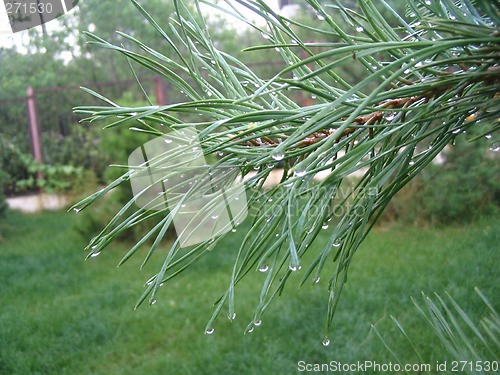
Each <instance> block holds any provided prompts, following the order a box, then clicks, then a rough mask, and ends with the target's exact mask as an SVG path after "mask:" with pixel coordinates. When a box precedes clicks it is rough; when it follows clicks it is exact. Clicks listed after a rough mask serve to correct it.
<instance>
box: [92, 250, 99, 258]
mask: <svg viewBox="0 0 500 375" xmlns="http://www.w3.org/2000/svg"><path fill="white" fill-rule="evenodd" d="M99 255H101V252H100V251H98V252H97V253H92V254H90V257H91V258H95V257H97V256H99Z"/></svg>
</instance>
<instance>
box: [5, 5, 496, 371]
mask: <svg viewBox="0 0 500 375" xmlns="http://www.w3.org/2000/svg"><path fill="white" fill-rule="evenodd" d="M343 3H344V4H345V5H347V6H350V7H354V8H356V1H354V0H352V1H348V0H344V1H343ZM390 3H392V4H394V6H395V8H396V9H398V10H399V11H400V12H401V13H402V14H404V13H405V11H404V4H402V2H399V1H395V0H393V1H390ZM269 5H270V6H272V7H273V9H275V10H276V11H278V12H282V14H285V15H287V16H290V17H296V18H298V19H300V20H301V22H303V23H304V24H314V25H315V26H316V27H320V26H318V25H317V23H318V22H317V18H316V16H315V14H312V13H311V12H310V11H309V10H308V8H307V7H305V5H304V4H303V3H302V2H301V1H300V0H280V1H279V2H278V1H269ZM145 7H146V9H147V10H148V11H149V12H150V13H151V14H152V15H153V16H154V18H155V19H156V20H157V22H158V23H160V24H162V22H163V23H167V22H169V19H170V17H175V15H174V5H173V4H172V2H171V1H163V0H148V1H147V2H145ZM206 16H207V20H208V24H209V29H210V32H211V34H212V37H213V39H214V40H215V41H216V45H217V47H218V48H219V49H220V50H223V51H225V52H228V53H231V54H232V55H234V56H236V57H237V58H239V59H241V60H242V61H244V62H245V63H246V64H247V65H249V66H252V68H253V70H254V71H255V72H256V73H257V75H259V76H260V77H262V78H269V77H272V76H273V75H274V74H276V73H277V72H279V71H280V70H281V69H283V68H284V67H285V65H284V63H283V61H282V60H281V59H280V54H279V53H278V52H276V53H274V51H273V50H271V51H273V53H271V52H269V53H265V54H263V53H261V52H242V49H243V48H245V47H247V46H251V45H256V44H264V43H266V40H265V38H263V36H262V35H261V34H260V32H258V31H255V30H254V29H252V28H250V27H246V26H242V25H241V24H240V23H236V22H235V21H234V20H232V19H229V18H228V17H226V16H223V15H222V14H219V13H216V12H214V11H210V12H208V11H207V14H206ZM338 22H339V23H342V19H341V18H340V16H339V20H338ZM116 30H119V31H122V32H124V33H127V34H130V35H132V36H134V37H135V38H137V39H139V40H141V41H143V42H145V44H147V45H148V46H151V47H153V48H154V49H157V50H158V51H160V52H162V53H163V54H165V55H168V56H171V55H173V53H172V51H171V50H170V48H171V47H170V46H169V45H168V44H166V43H165V41H164V39H162V38H161V37H160V35H158V34H157V32H156V31H155V30H154V29H153V28H152V27H150V26H149V24H148V23H147V21H146V20H145V19H144V18H143V17H142V16H141V15H140V14H139V12H138V11H137V10H136V9H135V8H134V6H133V5H132V4H131V2H130V1H128V0H115V1H105V2H103V1H99V0H81V1H80V2H79V5H78V7H76V8H75V9H74V10H73V11H72V12H70V13H68V14H67V15H65V16H63V17H60V18H59V19H57V20H54V21H52V22H50V23H48V24H47V25H46V27H44V28H41V27H39V28H34V29H31V30H29V31H26V32H22V33H19V34H16V35H15V36H1V37H0V298H1V300H2V307H1V308H0V373H1V374H26V373H38V374H45V373H47V374H48V373H50V374H54V373H113V374H114V373H116V374H128V373H131V374H132V373H134V374H136V373H142V372H146V371H149V372H150V373H162V374H163V373H172V374H176V373H179V374H189V373H207V374H211V373H220V372H221V371H223V372H224V373H255V374H257V373H258V374H262V373H283V374H284V373H294V372H296V371H297V362H298V361H301V360H304V361H306V362H328V361H331V360H337V361H342V362H349V361H351V362H354V361H357V360H365V359H368V360H378V361H380V362H385V363H387V362H389V361H390V360H391V359H392V357H391V355H390V353H389V352H388V351H387V350H386V349H385V347H384V345H382V343H381V341H380V339H379V338H378V337H377V335H375V334H374V333H373V331H372V330H371V329H370V324H374V325H376V326H377V328H379V330H380V331H381V332H383V333H384V334H386V339H387V340H388V342H390V343H392V344H393V345H397V346H398V347H401V348H402V349H401V350H402V358H404V359H405V360H407V361H413V362H415V361H416V360H417V359H418V358H417V359H415V353H414V352H413V349H412V348H411V346H410V345H408V344H407V343H406V344H400V343H403V342H404V340H403V338H402V337H401V333H400V332H398V330H397V329H396V328H395V326H394V324H393V323H392V322H391V319H390V316H391V315H394V316H397V317H398V318H399V319H400V320H401V321H402V322H404V323H405V324H406V325H405V327H408V331H409V334H413V336H412V337H413V338H414V339H415V343H416V345H417V346H419V349H420V350H421V351H422V352H423V353H424V354H425V355H427V356H428V358H431V357H432V358H433V359H434V360H435V359H436V358H438V359H439V358H442V357H443V356H445V355H446V354H445V353H446V351H445V350H444V349H443V347H442V344H440V342H439V340H437V339H436V337H435V336H434V335H433V333H432V331H431V330H430V329H427V328H426V323H425V321H424V319H422V317H421V316H419V314H418V311H417V309H415V307H414V305H413V303H412V302H411V300H410V298H409V296H414V297H416V298H417V299H418V298H420V292H421V291H425V292H426V293H428V294H432V293H433V292H443V291H448V292H450V295H452V296H453V297H454V298H456V300H457V301H458V302H459V303H460V305H461V306H462V307H463V308H464V310H466V311H467V313H469V314H470V315H471V317H472V318H474V319H480V318H482V317H483V316H484V315H485V314H486V311H487V309H486V307H485V305H484V304H483V303H482V301H481V300H480V298H478V296H477V295H475V294H474V292H473V288H474V287H478V288H479V289H480V290H481V291H482V292H484V294H485V295H486V296H487V297H489V298H490V300H492V301H494V305H495V306H496V307H497V308H498V307H499V306H498V303H499V302H498V301H500V298H498V297H499V296H500V288H499V285H500V277H499V273H498V264H500V263H499V260H500V259H499V255H498V251H496V250H497V249H498V243H499V242H500V241H499V240H500V237H499V236H500V230H499V229H500V225H499V221H498V209H499V206H500V179H499V178H498V176H499V172H500V170H499V167H498V160H497V159H498V158H497V157H496V156H495V155H496V151H494V150H490V148H489V146H488V140H487V139H483V140H477V141H474V142H468V140H467V135H464V136H463V137H462V138H457V140H456V142H455V143H454V144H453V145H451V144H450V145H449V146H448V147H447V148H446V152H445V153H444V154H443V155H441V156H440V158H439V160H438V161H437V162H436V163H434V164H433V165H430V166H429V167H428V168H427V169H426V170H425V171H424V173H422V174H421V175H420V176H419V177H417V178H415V180H414V181H413V182H411V183H410V184H409V185H408V186H407V187H406V188H405V189H404V190H403V191H401V192H400V193H399V194H398V195H397V196H396V198H395V199H394V201H393V203H392V204H391V206H390V207H389V209H388V210H387V212H386V213H385V214H384V216H383V217H382V219H381V222H380V224H379V225H378V226H377V227H376V229H375V230H374V232H373V233H372V234H371V235H370V237H369V238H368V239H367V241H366V242H365V243H364V245H363V246H362V248H361V249H360V250H359V254H358V255H357V256H358V257H359V259H358V261H357V262H355V265H354V266H353V269H352V270H351V279H350V281H349V283H348V285H347V287H346V291H345V293H344V295H343V296H342V301H341V305H340V310H339V311H338V316H337V317H336V321H337V322H338V323H337V324H338V326H337V328H336V330H335V332H334V335H333V336H332V345H330V346H329V347H328V348H325V347H323V345H321V334H322V329H323V318H324V316H325V313H326V303H327V301H326V293H327V282H326V281H325V282H323V281H321V282H320V283H318V285H314V287H312V286H310V285H307V286H305V287H302V289H297V288H295V287H294V286H295V285H298V282H299V280H298V279H297V280H295V284H294V280H293V278H292V280H291V282H290V285H291V286H293V287H290V288H289V289H288V290H287V291H285V293H284V294H285V295H284V298H281V299H280V300H279V301H278V302H277V303H276V304H275V305H274V306H273V307H272V308H271V309H270V310H269V313H268V315H267V316H266V317H265V320H264V322H263V324H262V327H259V329H256V330H255V332H254V333H252V334H251V335H246V336H243V331H244V328H245V327H246V325H247V324H248V322H249V321H250V320H251V317H252V311H253V307H254V304H255V303H256V302H257V301H258V292H259V290H260V284H261V283H262V282H263V278H262V275H259V274H258V273H256V274H255V275H250V276H249V278H248V280H247V281H246V282H245V283H243V285H242V286H241V290H239V291H238V293H240V294H239V305H238V306H237V313H238V317H237V319H236V320H235V321H234V322H230V321H229V320H227V321H220V322H219V325H218V326H216V334H214V335H210V336H207V335H204V334H203V331H204V327H205V322H206V321H207V320H208V318H209V317H210V315H211V308H212V304H213V302H215V300H216V299H217V298H218V297H219V296H220V295H221V294H222V293H223V292H224V290H225V289H224V288H225V287H227V284H228V277H229V276H230V270H231V265H232V261H233V258H232V256H233V255H234V253H235V251H236V249H237V243H238V241H240V240H241V238H240V237H241V234H240V233H237V234H233V235H232V236H229V237H228V238H227V239H226V241H224V242H223V244H222V245H221V247H220V249H219V248H218V249H217V253H216V254H212V255H213V256H212V257H210V259H208V258H207V259H202V260H201V261H200V262H199V263H198V264H197V265H196V266H195V267H193V268H192V269H191V270H189V271H188V272H186V274H185V275H182V276H180V277H179V278H176V279H175V280H174V281H173V282H172V284H171V285H170V286H167V288H166V289H167V290H165V291H164V293H163V295H160V296H159V297H160V298H159V300H158V303H157V304H156V305H154V306H151V307H141V308H140V309H139V310H138V311H133V306H134V304H135V301H136V299H137V298H138V297H139V295H140V294H141V292H142V289H141V285H142V283H143V282H144V281H145V280H146V279H147V278H148V277H149V276H150V274H151V273H152V272H153V271H154V270H155V269H157V267H158V265H159V264H161V261H162V259H161V256H158V257H157V259H156V260H154V261H152V262H151V264H148V266H147V267H145V268H143V269H141V270H139V266H140V261H141V259H132V261H131V263H130V264H127V265H125V266H124V267H122V268H120V269H116V268H115V265H116V264H117V263H118V261H119V260H120V259H121V257H122V256H123V255H124V254H125V253H126V252H127V251H128V249H129V248H130V247H131V246H132V244H133V242H132V241H134V240H136V241H137V239H138V238H140V236H141V235H142V234H144V231H145V230H146V228H139V229H137V232H136V233H129V234H127V236H126V237H123V238H122V239H121V241H120V242H118V243H116V244H113V245H112V246H111V249H110V251H109V252H107V253H106V254H103V255H102V256H101V257H99V258H98V259H97V260H94V259H91V260H89V261H87V262H84V261H83V259H84V257H85V255H86V254H85V253H84V252H83V248H84V247H85V245H86V243H87V242H88V240H89V239H90V238H91V237H92V236H94V235H96V234H97V233H98V231H99V230H101V229H102V228H103V227H104V226H105V225H106V223H107V222H108V221H109V219H110V218H111V217H112V216H113V215H114V214H115V213H116V212H117V211H118V210H119V209H120V208H121V207H122V205H123V204H124V203H125V202H127V201H128V200H129V199H130V197H131V192H130V190H129V189H127V188H120V189H119V190H118V191H117V192H116V193H114V194H112V195H110V196H109V197H108V198H106V199H105V200H104V201H103V202H100V203H98V204H97V205H95V206H93V207H91V208H90V209H88V210H86V211H85V212H82V213H80V214H79V215H74V214H73V213H67V212H66V210H67V208H68V207H69V206H71V204H73V203H75V202H76V201H77V200H78V199H79V198H82V197H84V196H85V195H86V194H90V193H92V192H94V191H96V190H97V189H100V188H101V187H102V186H104V185H105V184H107V183H109V182H111V181H112V180H113V179H115V178H116V177H118V176H119V175H121V174H122V173H123V170H122V169H120V168H110V167H109V165H110V164H126V161H127V158H128V155H129V154H130V152H131V151H132V150H134V149H135V148H136V147H138V146H140V145H141V144H143V143H144V142H146V141H147V140H148V139H150V138H148V137H147V136H145V135H140V134H137V133H134V132H130V131H128V130H127V129H122V128H120V129H118V128H114V129H108V130H103V129H102V127H103V126H104V125H105V124H97V125H89V124H79V120H81V117H79V116H77V115H75V114H74V113H73V108H74V107H75V106H79V105H92V104H96V105H97V104H99V103H98V102H97V100H96V99H95V98H94V97H92V96H90V95H89V94H87V93H85V92H84V91H83V90H81V88H80V87H81V86H84V87H87V88H89V89H92V90H94V91H96V92H99V93H100V94H103V95H104V96H105V97H107V98H110V99H111V100H113V101H115V102H118V103H120V104H121V105H124V106H125V105H126V106H139V105H147V101H146V98H145V97H144V94H143V92H142V90H141V88H140V86H139V85H138V84H137V81H136V80H135V79H134V76H133V73H132V71H131V69H130V65H129V63H128V61H126V60H125V59H123V58H122V57H121V56H118V54H116V53H113V52H112V51H109V50H104V49H99V48H95V47H94V48H93V47H91V46H89V45H87V44H86V40H87V39H86V37H85V35H84V34H83V31H90V32H92V33H94V34H96V35H98V36H99V37H101V38H103V39H105V40H110V41H113V42H114V43H123V44H124V45H125V46H127V47H128V48H133V47H132V46H130V45H129V42H128V41H127V40H126V39H125V38H122V37H120V36H119V35H117V34H116ZM302 33H303V34H302V35H301V36H302V37H303V39H304V40H313V41H316V42H321V40H318V39H317V38H318V35H317V34H312V33H311V35H307V31H304V30H302ZM322 37H323V38H324V37H325V36H324V35H323V36H322ZM181 47H182V46H181ZM134 69H135V74H137V76H138V78H139V80H140V81H141V83H142V85H143V86H144V89H145V91H146V92H147V93H148V94H149V96H150V97H151V98H154V100H155V101H156V103H157V104H160V105H163V104H170V103H176V102H180V101H184V100H185V99H186V98H185V97H184V96H183V95H182V93H180V92H178V91H177V90H174V89H173V88H172V87H171V86H169V84H168V83H167V82H166V81H164V80H163V79H162V78H160V77H157V76H154V75H152V74H151V73H150V72H147V71H145V70H144V69H141V67H135V66H134ZM343 69H344V70H343V71H342V74H343V76H344V77H345V79H346V80H347V81H349V82H356V81H358V80H359V79H360V78H362V77H363V74H365V72H364V71H361V70H347V69H346V68H343ZM291 95H292V97H293V99H294V100H296V101H298V102H300V103H301V104H303V105H308V104H310V103H311V101H312V100H313V99H314V98H309V97H305V96H303V95H301V94H300V92H298V93H293V94H291ZM28 212H29V213H28ZM326 238H327V236H325V238H324V239H323V238H322V237H321V236H320V238H318V240H317V241H318V244H320V243H321V241H323V240H325V241H326ZM165 248H166V246H165ZM137 258H140V256H139V257H137ZM240 315H241V318H240ZM405 345H406V346H405ZM440 350H441V351H440ZM433 353H434V354H433ZM436 353H438V354H436ZM439 353H441V354H439ZM439 355H441V356H442V357H440V356H439ZM444 359H446V358H444Z"/></svg>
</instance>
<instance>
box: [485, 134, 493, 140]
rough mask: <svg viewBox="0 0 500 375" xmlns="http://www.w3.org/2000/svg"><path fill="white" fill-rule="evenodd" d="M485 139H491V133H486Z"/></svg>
mask: <svg viewBox="0 0 500 375" xmlns="http://www.w3.org/2000/svg"><path fill="white" fill-rule="evenodd" d="M485 137H486V139H491V137H493V136H492V135H491V134H486V135H485Z"/></svg>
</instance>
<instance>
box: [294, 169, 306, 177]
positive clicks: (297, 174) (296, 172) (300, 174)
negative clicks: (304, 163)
mask: <svg viewBox="0 0 500 375" xmlns="http://www.w3.org/2000/svg"><path fill="white" fill-rule="evenodd" d="M293 175H294V176H295V177H304V176H305V175H306V171H302V170H298V171H295V172H293Z"/></svg>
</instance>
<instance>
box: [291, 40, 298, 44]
mask: <svg viewBox="0 0 500 375" xmlns="http://www.w3.org/2000/svg"><path fill="white" fill-rule="evenodd" d="M291 42H292V44H299V43H298V42H297V41H296V40H295V39H292V40H291Z"/></svg>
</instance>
